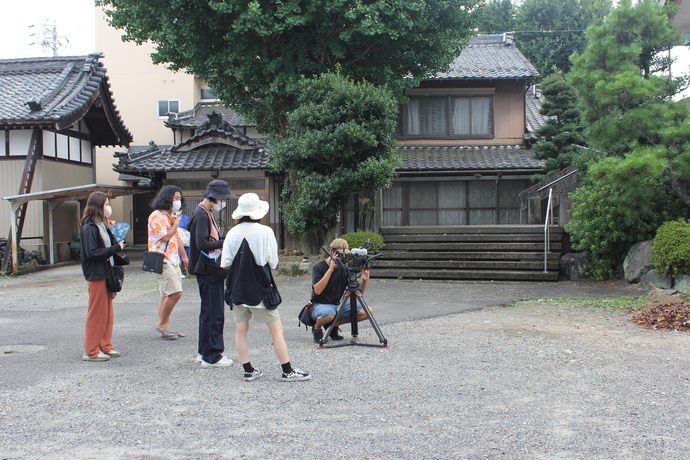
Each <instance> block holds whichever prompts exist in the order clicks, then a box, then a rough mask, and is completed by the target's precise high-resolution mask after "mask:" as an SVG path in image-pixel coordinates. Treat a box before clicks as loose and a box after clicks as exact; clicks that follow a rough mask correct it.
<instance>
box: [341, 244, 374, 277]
mask: <svg viewBox="0 0 690 460" xmlns="http://www.w3.org/2000/svg"><path fill="white" fill-rule="evenodd" d="M336 256H337V258H338V259H339V260H340V261H342V263H343V265H344V267H341V268H343V269H344V270H345V271H346V272H354V273H359V272H361V271H362V270H366V269H368V268H370V267H371V261H372V260H374V259H377V258H379V257H381V254H368V253H367V250H366V249H364V248H353V249H352V251H351V252H341V251H336Z"/></svg>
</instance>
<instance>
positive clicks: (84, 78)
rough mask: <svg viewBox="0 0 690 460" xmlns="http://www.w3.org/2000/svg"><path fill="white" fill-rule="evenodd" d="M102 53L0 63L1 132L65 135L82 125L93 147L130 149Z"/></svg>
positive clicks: (127, 135) (127, 134) (2, 60)
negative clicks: (40, 129) (37, 130)
mask: <svg viewBox="0 0 690 460" xmlns="http://www.w3.org/2000/svg"><path fill="white" fill-rule="evenodd" d="M101 57H102V55H101V54H100V53H93V54H89V55H88V56H72V57H45V58H27V59H1V60H0V128H9V129H12V128H31V127H43V128H51V129H55V130H62V129H66V128H69V127H71V126H72V125H74V124H75V123H76V122H78V121H79V120H82V119H83V120H84V122H85V123H86V125H87V127H88V128H89V131H90V132H91V135H92V144H94V145H128V144H129V143H130V142H131V141H132V135H131V133H130V132H129V130H128V129H127V128H126V127H125V125H124V123H123V121H122V118H121V117H120V114H119V111H118V110H116V109H115V107H116V106H115V101H114V100H113V98H112V93H111V92H110V84H109V83H108V77H107V75H106V69H105V68H104V67H103V63H101V62H100V61H99V59H100V58H101Z"/></svg>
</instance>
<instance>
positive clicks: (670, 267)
mask: <svg viewBox="0 0 690 460" xmlns="http://www.w3.org/2000/svg"><path fill="white" fill-rule="evenodd" d="M652 259H653V260H654V265H655V266H656V269H657V272H658V273H659V274H660V275H661V276H683V275H687V274H690V222H688V221H687V220H685V219H679V220H674V221H671V222H666V223H665V224H663V225H662V226H661V227H659V229H658V230H657V231H656V236H655V237H654V246H653V247H652Z"/></svg>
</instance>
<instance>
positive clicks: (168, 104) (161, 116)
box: [156, 99, 180, 119]
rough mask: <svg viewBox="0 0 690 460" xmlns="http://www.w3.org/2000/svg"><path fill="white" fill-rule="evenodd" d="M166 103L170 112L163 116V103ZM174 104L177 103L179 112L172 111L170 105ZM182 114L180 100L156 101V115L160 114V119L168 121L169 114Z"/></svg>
mask: <svg viewBox="0 0 690 460" xmlns="http://www.w3.org/2000/svg"><path fill="white" fill-rule="evenodd" d="M162 102H164V103H166V104H167V106H168V110H167V111H166V113H164V114H162V115H161V103H162ZM171 102H174V103H177V111H174V110H170V103H171ZM179 112H180V100H179V99H158V100H157V101H156V113H157V114H158V118H159V119H164V118H165V119H167V118H168V113H179Z"/></svg>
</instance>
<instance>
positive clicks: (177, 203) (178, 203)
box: [172, 201, 182, 212]
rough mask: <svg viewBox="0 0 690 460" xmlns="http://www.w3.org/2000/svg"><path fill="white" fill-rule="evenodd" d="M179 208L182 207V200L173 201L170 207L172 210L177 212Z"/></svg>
mask: <svg viewBox="0 0 690 460" xmlns="http://www.w3.org/2000/svg"><path fill="white" fill-rule="evenodd" d="M180 209H182V202H181V201H173V207H172V210H173V212H177V211H179V210H180Z"/></svg>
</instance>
